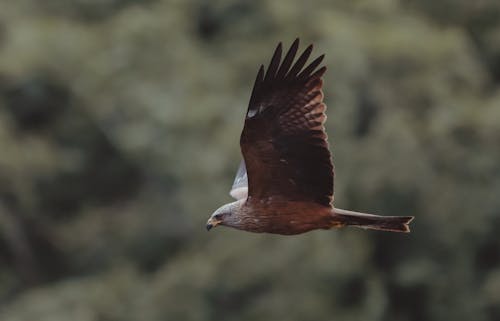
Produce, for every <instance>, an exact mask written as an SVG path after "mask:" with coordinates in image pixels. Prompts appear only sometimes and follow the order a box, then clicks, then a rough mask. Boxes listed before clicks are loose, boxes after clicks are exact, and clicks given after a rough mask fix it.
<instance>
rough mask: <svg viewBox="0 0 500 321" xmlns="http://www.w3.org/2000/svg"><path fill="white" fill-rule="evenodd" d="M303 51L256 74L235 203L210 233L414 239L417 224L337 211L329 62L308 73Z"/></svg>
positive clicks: (215, 217)
mask: <svg viewBox="0 0 500 321" xmlns="http://www.w3.org/2000/svg"><path fill="white" fill-rule="evenodd" d="M298 47H299V40H298V39H296V40H295V41H294V43H293V44H292V46H291V47H290V49H289V50H288V52H287V53H286V55H285V57H284V59H283V60H281V56H282V44H281V43H279V44H278V46H277V48H276V50H275V52H274V55H273V57H272V58H271V62H270V63H269V66H268V68H267V70H265V69H264V66H263V65H261V67H260V69H259V71H258V73H257V78H256V80H255V84H254V87H253V90H252V94H251V97H250V103H249V105H248V110H247V113H246V117H245V124H244V127H243V132H242V134H241V137H240V147H241V152H242V154H243V160H242V161H241V164H240V166H239V168H238V171H237V173H236V177H235V180H234V183H233V186H232V189H231V192H230V194H231V196H233V197H234V198H235V199H236V201H235V202H232V203H229V204H225V205H223V206H221V207H220V208H219V209H217V210H216V211H215V212H214V213H213V214H212V216H211V217H210V218H209V220H208V222H207V226H206V227H207V230H210V229H212V228H213V227H215V226H217V225H223V226H228V227H232V228H236V229H240V230H244V231H249V232H257V233H273V234H283V235H293V234H300V233H305V232H308V231H311V230H316V229H331V228H339V227H344V226H356V227H361V228H365V229H373V230H382V231H392V232H409V231H410V229H409V223H410V221H411V220H412V219H413V217H412V216H379V215H372V214H365V213H359V212H353V211H348V210H343V209H339V208H335V207H334V206H333V180H334V168H333V163H332V157H331V154H330V151H329V149H328V142H327V135H326V133H325V128H324V123H325V120H326V115H325V110H326V105H325V104H324V102H323V92H322V85H323V80H322V76H323V74H324V73H325V71H326V67H325V66H322V67H319V66H320V64H321V62H322V60H323V58H324V55H321V56H319V57H318V58H316V59H315V60H313V61H312V62H311V63H310V64H309V65H307V66H306V67H305V68H304V66H305V65H306V62H307V60H308V59H309V56H310V55H311V52H312V49H313V46H312V45H310V46H309V47H307V48H306V49H305V51H304V52H303V53H302V54H301V55H300V56H299V57H298V58H297V59H296V60H295V57H296V54H297V50H298ZM294 60H295V62H294ZM318 67H319V68H318Z"/></svg>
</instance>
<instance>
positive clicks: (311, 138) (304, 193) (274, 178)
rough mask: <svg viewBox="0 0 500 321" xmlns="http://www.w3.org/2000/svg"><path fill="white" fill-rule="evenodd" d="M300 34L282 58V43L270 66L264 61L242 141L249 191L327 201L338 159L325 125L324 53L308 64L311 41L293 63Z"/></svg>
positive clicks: (326, 203) (252, 96)
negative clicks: (330, 149)
mask: <svg viewBox="0 0 500 321" xmlns="http://www.w3.org/2000/svg"><path fill="white" fill-rule="evenodd" d="M298 46H299V41H298V39H297V40H295V42H294V43H293V44H292V46H291V47H290V49H289V51H288V53H287V54H286V56H285V58H284V59H283V61H282V62H281V50H282V48H281V43H280V44H279V45H278V47H277V48H276V51H275V52H274V55H273V57H272V59H271V62H270V64H269V67H268V68H267V71H265V72H264V66H261V67H260V70H259V72H258V74H257V78H256V80H255V84H254V88H253V91H252V95H251V98H250V103H249V106H248V111H247V114H246V118H245V126H244V128H243V132H242V134H241V139H240V145H241V150H242V153H243V157H244V159H245V163H246V169H247V170H248V183H249V191H248V195H249V197H252V198H253V197H256V198H265V197H269V196H282V197H285V198H286V199H290V200H301V201H313V202H316V203H319V204H323V205H325V206H328V205H330V204H331V202H332V200H333V179H334V173H333V164H332V159H331V155H330V151H329V150H328V142H327V135H326V133H325V129H324V126H323V125H324V122H325V120H326V115H325V109H326V106H325V104H324V103H323V92H322V90H321V88H322V84H323V81H322V79H321V77H322V76H323V74H324V73H325V71H326V67H324V66H323V67H321V68H319V69H316V68H317V67H318V66H319V65H320V63H321V61H322V59H323V57H324V56H323V55H322V56H320V57H318V58H316V59H315V60H314V61H313V62H311V63H310V64H309V65H308V66H307V67H305V68H303V67H304V65H305V63H306V61H307V60H308V58H309V55H310V54H311V51H312V45H310V46H309V47H307V49H306V50H305V51H304V52H303V53H302V55H300V57H299V58H298V59H297V60H296V61H295V63H294V64H293V60H294V58H295V55H296V53H297V49H298Z"/></svg>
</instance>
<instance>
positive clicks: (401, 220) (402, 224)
mask: <svg viewBox="0 0 500 321" xmlns="http://www.w3.org/2000/svg"><path fill="white" fill-rule="evenodd" d="M333 212H334V215H333V216H334V218H335V221H334V222H335V223H334V225H333V226H334V227H341V226H356V227H360V228H364V229H372V230H380V231H390V232H403V233H409V232H410V226H409V224H410V222H411V221H412V220H413V216H380V215H373V214H365V213H359V212H353V211H347V210H342V209H339V208H335V209H333Z"/></svg>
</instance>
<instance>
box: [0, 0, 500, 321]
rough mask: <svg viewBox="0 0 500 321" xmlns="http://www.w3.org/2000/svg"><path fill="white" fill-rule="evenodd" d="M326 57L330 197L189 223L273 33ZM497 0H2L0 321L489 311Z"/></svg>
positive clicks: (201, 207)
mask: <svg viewBox="0 0 500 321" xmlns="http://www.w3.org/2000/svg"><path fill="white" fill-rule="evenodd" d="M296 37H300V38H301V40H302V46H301V47H302V48H305V46H306V45H308V44H309V43H314V45H315V55H316V56H317V55H319V54H321V53H326V55H327V56H326V59H325V64H326V65H327V66H328V68H329V69H328V72H327V74H326V76H325V87H324V91H325V100H326V103H327V105H328V106H329V109H328V116H329V118H328V121H327V132H328V134H329V136H330V145H331V149H332V152H333V153H334V159H335V165H336V169H337V175H336V190H335V197H336V205H337V206H338V207H343V208H350V209H354V210H359V211H370V212H375V213H380V214H385V215H415V216H416V219H415V221H414V223H413V232H412V233H411V234H410V235H400V234H390V233H381V232H375V231H361V230H357V229H343V230H335V231H317V232H312V233H308V234H304V235H299V236H294V237H283V236H273V235H259V234H251V233H243V232H239V231H236V230H231V229H227V228H218V229H215V230H213V231H212V232H210V233H207V232H206V231H205V222H206V220H207V218H208V216H209V215H210V214H211V213H212V211H213V210H214V209H216V208H217V207H218V206H219V205H221V204H223V203H225V202H228V201H230V197H229V196H228V190H229V187H230V185H231V183H232V179H233V175H234V172H235V171H236V168H237V165H238V163H239V160H240V152H239V145H238V141H239V134H240V131H241V128H242V124H243V117H244V113H245V110H246V106H247V102H248V99H249V95H250V90H251V86H252V84H253V80H254V77H255V74H256V72H257V69H258V67H259V65H260V64H261V63H266V64H267V62H268V61H269V59H270V56H271V54H272V52H273V50H274V48H275V46H276V44H277V43H278V42H279V41H283V42H284V45H285V47H288V46H289V45H290V44H291V42H292V41H293V40H294V39H295V38H296ZM499 146H500V2H499V1H497V0H481V1H468V0H455V1H451V0H441V1H432V0H424V1H417V0H400V1H397V0H376V1H373V0H364V1H360V0H357V1H299V0H293V1H281V2H277V1H263V0H253V1H251V0H246V1H234V2H231V1H226V0H220V1H208V0H207V1H203V0H197V1H182V0H171V1H162V0H148V1H138V0H45V1H36V0H18V1H8V0H0V320H2V321H14V320H19V321H24V320H26V321H32V320H37V321H45V320H47V321H49V320H50V321H59V320H72V321H94V320H96V321H101V320H102V321H113V320H125V321H127V320H150V321H155V320H218V321H219V320H243V321H245V320H290V321H293V320H415V321H418V320H456V321H460V320H467V321H470V320H474V321H483V320H484V321H486V320H500V237H499V233H500V231H499V229H500V148H499Z"/></svg>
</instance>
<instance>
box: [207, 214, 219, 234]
mask: <svg viewBox="0 0 500 321" xmlns="http://www.w3.org/2000/svg"><path fill="white" fill-rule="evenodd" d="M220 222H221V221H219V220H216V219H215V218H213V217H211V218H209V219H208V222H207V231H210V230H211V229H212V228H213V227H216V226H217V225H219V223H220Z"/></svg>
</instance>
